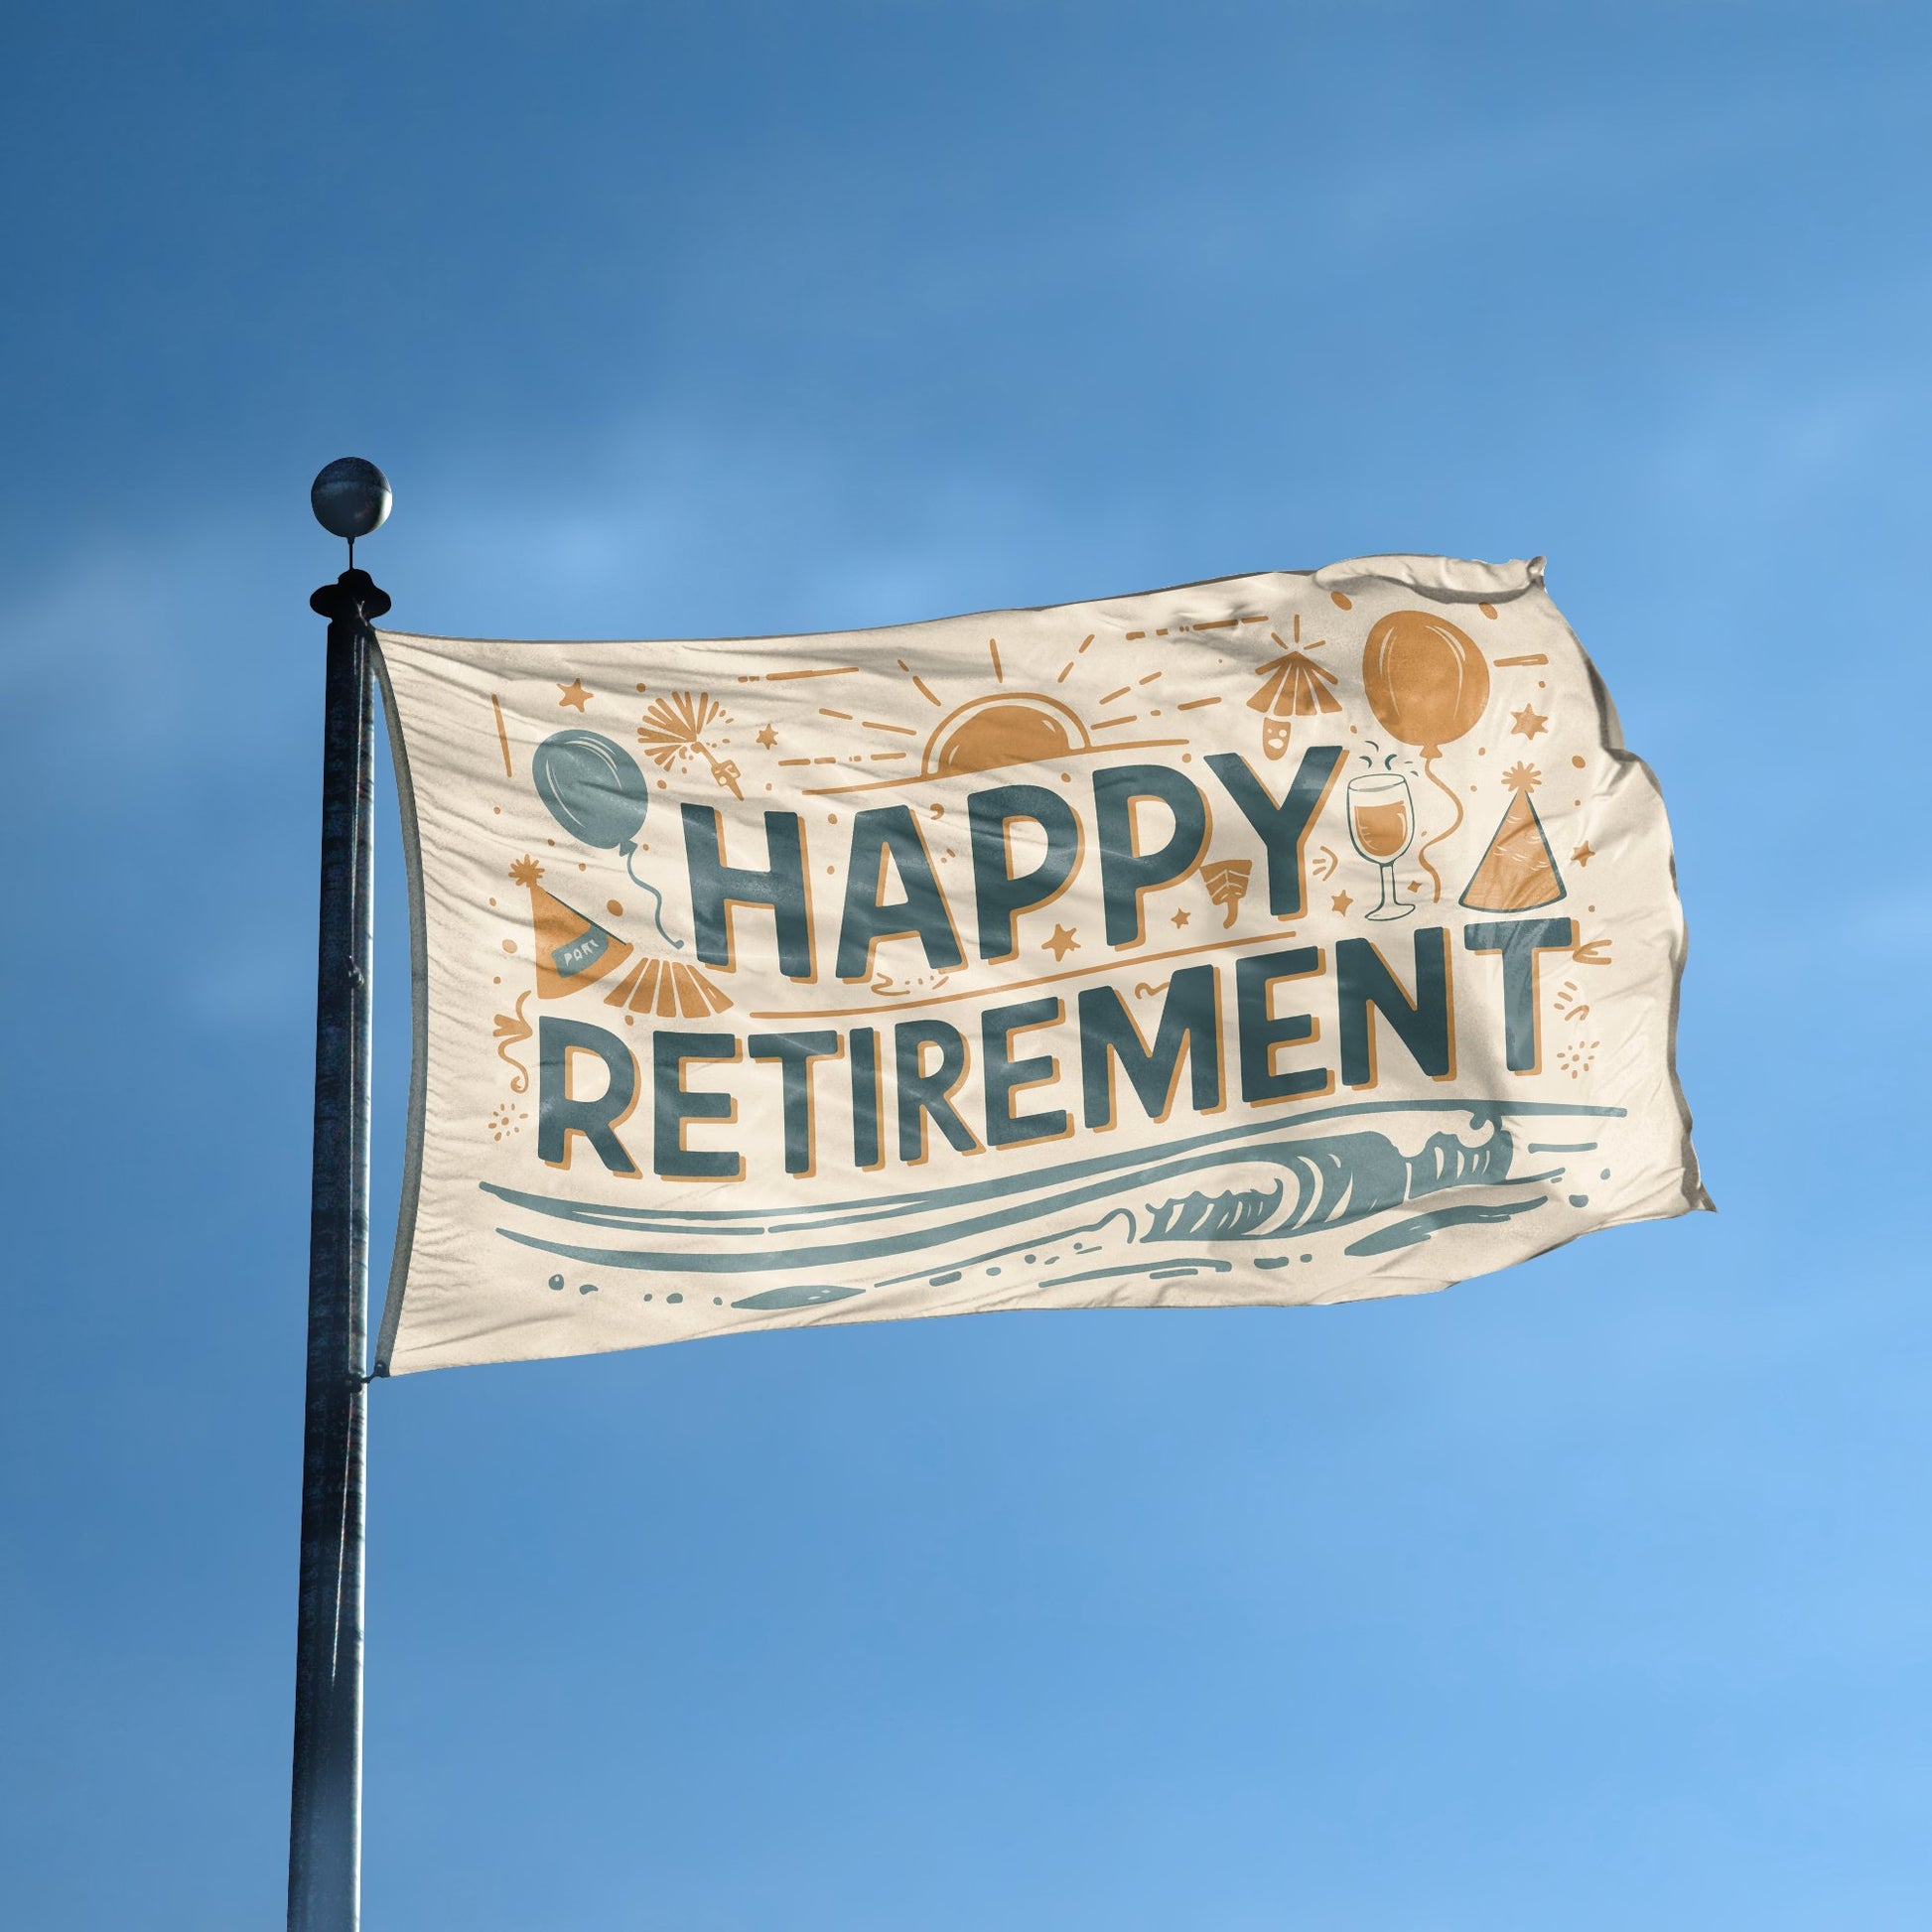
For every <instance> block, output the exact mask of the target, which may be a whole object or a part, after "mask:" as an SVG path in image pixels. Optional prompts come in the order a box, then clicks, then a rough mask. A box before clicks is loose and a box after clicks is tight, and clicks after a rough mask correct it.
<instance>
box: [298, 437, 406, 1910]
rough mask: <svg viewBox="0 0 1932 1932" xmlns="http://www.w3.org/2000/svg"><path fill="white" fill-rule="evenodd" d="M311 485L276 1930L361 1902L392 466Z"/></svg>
mask: <svg viewBox="0 0 1932 1932" xmlns="http://www.w3.org/2000/svg"><path fill="white" fill-rule="evenodd" d="M310 497H311V502H312V503H313V505H314V508H315V512H316V517H317V520H318V521H319V522H320V523H321V524H322V525H323V527H324V528H325V529H327V530H329V531H331V532H332V533H333V534H334V535H337V536H342V537H346V538H347V539H348V557H349V568H348V569H347V570H345V572H344V573H343V574H342V576H341V577H339V578H338V579H337V580H336V582H335V583H333V584H325V585H324V586H323V587H322V589H320V590H319V591H317V592H316V593H315V595H314V596H313V597H312V598H311V599H310V600H309V604H310V608H311V609H312V610H314V611H315V612H316V613H317V614H318V615H320V616H322V617H325V618H327V619H328V620H329V644H328V664H327V673H326V678H325V695H324V700H323V712H324V725H323V760H322V904H321V932H320V938H319V944H318V951H317V961H316V1097H315V1143H314V1152H313V1157H312V1160H313V1167H312V1173H311V1181H310V1209H309V1348H308V1390H307V1399H306V1409H305V1413H304V1423H303V1443H302V1570H301V1586H300V1608H299V1613H298V1619H297V1626H296V1658H295V1752H294V1776H293V1781H292V1792H291V1800H290V1813H289V1916H288V1922H289V1932H355V1929H356V1927H357V1925H358V1924H359V1921H360V1917H361V1866H362V1574H363V1519H364V1500H365V1487H364V1476H365V1454H366V1434H365V1431H366V1422H367V1414H366V1411H367V1403H368V1390H367V1385H366V1380H365V1360H366V1356H367V1344H368V1276H369V1268H368V1260H369V1257H368V1247H369V978H370V964H371V945H372V942H373V939H374V934H375V925H374V907H373V904H372V899H371V892H370V879H371V868H372V863H373V860H374V856H375V814H374V792H375V771H374V763H375V695H374V688H373V682H372V676H371V666H370V657H369V652H370V645H371V644H372V642H373V632H372V631H371V629H370V627H369V626H370V622H371V621H372V620H373V619H376V618H379V617H381V616H382V615H383V614H384V613H385V612H386V611H387V610H388V609H389V599H388V597H387V596H386V595H385V594H384V593H383V592H382V591H381V590H379V589H377V587H376V585H375V584H374V582H373V581H372V580H371V579H370V577H369V576H368V574H367V572H365V571H360V570H357V569H356V568H355V539H356V538H357V537H358V536H366V535H367V534H368V533H369V532H370V531H371V530H373V529H375V528H376V527H377V525H379V524H380V523H381V522H382V520H383V518H384V517H386V516H387V515H388V513H389V501H390V496H389V484H388V481H387V479H386V478H384V477H383V475H382V473H381V471H379V470H377V469H376V468H375V466H374V465H373V464H370V463H364V462H362V461H361V459H359V458H355V457H345V458H343V459H342V460H341V461H340V462H337V463H332V464H331V465H329V467H328V468H327V469H326V470H324V471H323V472H322V474H321V475H320V476H319V477H317V479H316V482H315V486H314V488H313V489H312V491H311V493H310Z"/></svg>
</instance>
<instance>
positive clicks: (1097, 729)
mask: <svg viewBox="0 0 1932 1932" xmlns="http://www.w3.org/2000/svg"><path fill="white" fill-rule="evenodd" d="M1092 642H1093V638H1092V636H1091V635H1089V636H1087V637H1084V638H1082V639H1081V640H1080V642H1079V644H1078V645H1077V646H1076V647H1075V649H1074V651H1073V654H1072V655H1071V656H1070V657H1068V658H1067V660H1066V662H1065V663H1064V664H1063V665H1061V666H1060V668H1059V672H1058V675H1057V677H1056V678H1054V679H1053V680H1052V682H1054V683H1056V684H1059V685H1064V684H1065V683H1066V680H1067V678H1068V677H1069V675H1070V674H1071V673H1072V672H1073V670H1074V669H1075V668H1076V666H1077V665H1078V664H1079V662H1080V659H1081V657H1082V656H1083V654H1084V653H1085V651H1086V650H1087V648H1088V646H1089V645H1091V644H1092ZM986 652H987V666H988V669H989V670H990V671H991V673H992V676H991V680H990V682H991V686H992V688H991V689H988V688H987V683H988V681H987V680H985V679H983V678H975V679H973V684H974V685H977V686H978V689H977V690H976V691H975V692H974V694H973V695H972V696H970V697H967V698H966V699H964V701H963V702H960V701H952V702H949V700H948V698H947V697H945V696H942V695H941V692H940V691H936V690H934V689H933V684H932V682H931V680H934V679H936V680H937V681H938V683H939V684H940V686H941V687H942V689H943V687H944V686H945V685H946V684H947V683H949V682H955V681H956V680H957V677H958V673H957V672H954V673H953V674H952V676H951V677H947V676H945V675H942V674H941V673H940V672H939V671H938V670H936V669H934V668H933V667H931V666H925V667H922V669H921V670H918V671H915V670H914V669H913V668H912V667H911V665H910V664H908V663H907V662H906V661H905V659H904V658H902V657H901V658H899V659H897V664H898V668H899V670H900V671H901V672H903V673H904V675H905V677H906V680H907V681H908V682H909V683H910V685H911V687H912V689H913V691H914V692H915V693H916V694H917V695H918V697H919V698H920V699H921V700H922V701H923V702H924V703H925V704H926V705H928V706H930V707H931V708H932V710H934V711H937V712H939V713H940V714H941V715H940V716H939V718H938V719H937V720H936V721H935V722H934V723H933V724H932V725H931V726H930V728H929V729H928V730H926V731H925V732H923V733H921V732H920V730H919V729H918V728H917V727H916V726H914V725H900V724H892V723H888V722H886V721H885V720H882V719H877V718H853V717H852V714H851V713H849V712H839V711H830V710H828V711H827V712H826V713H825V715H826V716H827V717H831V718H836V719H840V720H850V722H852V723H853V724H856V725H857V726H858V727H859V729H860V730H861V731H864V732H877V733H882V734H889V735H890V736H892V737H894V738H902V739H903V738H909V739H914V740H917V739H920V738H923V740H924V745H923V748H922V750H921V751H919V752H918V753H917V754H916V755H915V754H914V753H913V752H911V751H910V750H909V749H903V748H900V749H895V750H892V751H879V752H873V753H870V754H867V755H866V757H867V761H868V762H871V763H881V764H886V763H898V762H900V761H909V760H910V759H912V758H913V757H914V756H916V757H917V758H918V767H917V769H916V770H907V771H896V772H882V773H880V774H879V775H878V776H876V777H868V778H862V779H860V780H858V781H857V782H856V783H850V784H838V785H820V786H814V787H811V788H810V789H809V790H808V792H807V796H810V797H821V798H822V797H830V796H833V795H835V794H837V793H841V792H852V791H887V790H891V789H893V788H895V787H896V786H899V785H914V784H925V783H930V782H931V781H932V780H933V779H934V778H949V777H958V776H961V775H964V774H967V773H971V772H980V771H1004V770H1007V769H1009V768H1011V767H1013V766H1016V765H1029V764H1041V765H1047V766H1051V765H1055V764H1062V765H1063V764H1068V763H1071V762H1073V761H1074V760H1076V759H1091V758H1098V757H1101V756H1102V755H1103V754H1106V753H1109V752H1133V751H1145V750H1149V749H1152V748H1153V747H1156V746H1164V745H1184V744H1186V743H1187V741H1186V739H1184V738H1181V737H1177V736H1164V737H1159V738H1154V737H1145V738H1133V737H1131V736H1122V737H1120V738H1110V737H1107V736H1106V734H1107V733H1110V732H1121V733H1123V734H1125V733H1126V732H1127V730H1128V728H1129V727H1130V726H1133V725H1136V724H1140V723H1142V721H1143V718H1144V717H1148V718H1159V717H1160V716H1161V713H1160V710H1159V709H1158V708H1156V709H1154V710H1152V711H1151V712H1150V713H1146V714H1144V713H1143V712H1142V711H1141V710H1140V709H1138V707H1137V706H1136V705H1135V704H1134V700H1135V699H1136V698H1137V697H1139V696H1142V695H1144V694H1146V688H1147V687H1150V686H1153V685H1154V684H1156V683H1158V682H1159V680H1160V679H1161V677H1162V675H1163V673H1162V672H1161V671H1159V670H1154V671H1148V672H1146V673H1144V674H1141V675H1139V676H1137V677H1135V678H1134V679H1133V680H1132V681H1131V682H1129V683H1127V684H1123V685H1121V686H1120V687H1119V688H1118V689H1117V690H1113V691H1109V692H1107V693H1106V694H1105V695H1103V696H1102V697H1100V698H1099V699H1098V700H1096V701H1095V702H1094V703H1093V705H1092V706H1091V707H1090V709H1091V710H1092V711H1093V712H1094V713H1096V714H1098V715H1094V716H1087V715H1083V713H1082V711H1080V710H1077V709H1075V707H1074V706H1073V705H1072V704H1070V703H1068V702H1067V700H1066V699H1064V698H1058V697H1053V696H1050V695H1049V694H1048V693H1047V692H1044V691H1040V690H1029V689H1016V688H1014V687H1012V686H1010V685H1009V684H1008V682H1007V671H1008V666H1007V664H1006V661H1005V659H1004V658H1003V657H1002V656H1001V654H1000V640H999V639H998V638H997V637H989V638H988V639H987V640H986ZM1116 675H1118V673H1116ZM1154 702H1155V704H1156V706H1157V707H1158V704H1159V700H1158V698H1156V699H1155V700H1154ZM1124 706H1125V708H1124ZM928 715H929V714H928ZM781 761H782V762H796V763H800V764H803V763H805V762H807V760H805V759H796V760H789V759H788V760H781ZM822 761H824V760H821V762H822ZM853 761H854V762H857V760H856V759H854V760H853Z"/></svg>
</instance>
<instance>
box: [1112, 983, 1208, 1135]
mask: <svg viewBox="0 0 1932 1932" xmlns="http://www.w3.org/2000/svg"><path fill="white" fill-rule="evenodd" d="M1219 1008H1220V993H1219V988H1218V986H1217V984H1216V981H1215V977H1214V968H1213V967H1212V966H1187V967H1183V968H1182V969H1181V971H1179V972H1177V973H1176V974H1174V976H1173V979H1171V980H1170V981H1169V982H1168V997H1167V999H1166V1001H1165V1002H1164V1003H1163V1005H1162V1008H1161V1024H1160V1026H1159V1028H1158V1029H1157V1030H1156V1033H1155V1036H1154V1044H1153V1045H1152V1046H1149V1045H1148V1044H1147V1042H1146V1041H1145V1040H1144V1039H1143V1038H1142V1037H1141V1032H1140V1029H1139V1028H1138V1027H1137V1026H1136V1025H1135V1024H1134V1018H1133V1016H1132V1015H1131V1014H1130V1013H1129V1012H1128V1011H1127V1009H1126V1007H1124V1006H1123V1005H1122V1004H1121V998H1120V995H1119V994H1118V993H1116V992H1115V991H1114V989H1113V988H1112V987H1111V986H1093V987H1089V988H1087V990H1086V991H1085V992H1084V993H1082V994H1081V995H1080V1001H1079V1030H1080V1084H1081V1089H1082V1094H1083V1099H1084V1103H1085V1112H1086V1123H1087V1125H1088V1126H1089V1127H1111V1126H1113V1124H1114V1062H1115V1061H1116V1060H1118V1061H1119V1062H1120V1064H1121V1066H1122V1068H1123V1069H1125V1071H1126V1074H1127V1079H1128V1083H1129V1084H1130V1085H1131V1086H1132V1087H1133V1089H1134V1093H1135V1097H1136V1098H1137V1099H1138V1100H1139V1101H1140V1103H1141V1111H1142V1112H1143V1113H1145V1114H1146V1115H1147V1117H1148V1118H1149V1119H1150V1120H1166V1119H1167V1117H1168V1114H1169V1112H1170V1110H1171V1109H1172V1108H1173V1100H1174V1093H1175V1090H1176V1089H1177V1088H1178V1086H1179V1084H1180V1060H1181V1055H1182V1054H1183V1053H1184V1054H1186V1056H1187V1060H1188V1065H1189V1068H1190V1070H1191V1073H1192V1086H1191V1092H1190V1097H1191V1099H1192V1101H1193V1106H1194V1111H1195V1112H1196V1113H1200V1114H1211V1113H1213V1112H1214V1110H1215V1109H1216V1108H1218V1107H1219V1106H1220V1104H1221V1027H1220V1011H1219Z"/></svg>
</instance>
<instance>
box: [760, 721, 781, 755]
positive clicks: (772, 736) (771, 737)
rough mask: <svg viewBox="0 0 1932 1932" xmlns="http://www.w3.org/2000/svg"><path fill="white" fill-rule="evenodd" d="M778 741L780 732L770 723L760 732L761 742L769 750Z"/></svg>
mask: <svg viewBox="0 0 1932 1932" xmlns="http://www.w3.org/2000/svg"><path fill="white" fill-rule="evenodd" d="M777 742H778V734H777V733H776V732H774V731H773V730H772V729H771V727H770V726H769V725H766V726H765V728H764V729H763V730H762V731H761V732H759V744H760V745H762V746H763V747H764V749H765V750H766V751H767V752H768V751H770V749H771V748H772V746H774V745H775V744H777Z"/></svg>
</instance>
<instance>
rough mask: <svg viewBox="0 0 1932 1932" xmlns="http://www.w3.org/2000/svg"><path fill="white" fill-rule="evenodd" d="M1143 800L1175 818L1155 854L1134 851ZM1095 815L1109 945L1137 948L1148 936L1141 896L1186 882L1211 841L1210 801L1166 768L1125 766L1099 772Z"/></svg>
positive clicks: (1094, 799)
mask: <svg viewBox="0 0 1932 1932" xmlns="http://www.w3.org/2000/svg"><path fill="white" fill-rule="evenodd" d="M1143 798H1155V799H1159V800H1160V801H1161V803H1162V804H1164V805H1166V806H1167V808H1168V810H1169V811H1170V812H1172V813H1173V831H1172V832H1171V833H1170V834H1169V835H1168V838H1167V840H1166V842H1165V843H1164V844H1162V845H1160V846H1158V847H1157V848H1156V849H1155V850H1153V851H1151V852H1137V851H1135V849H1134V807H1135V804H1136V803H1137V802H1138V801H1139V800H1140V799H1143ZM1093 815H1094V840H1095V843H1096V845H1098V847H1099V849H1100V898H1101V904H1102V906H1103V908H1104V910H1105V923H1106V928H1107V943H1108V944H1109V945H1110V946H1134V945H1138V944H1140V942H1141V940H1142V939H1144V938H1145V937H1146V936H1147V934H1146V929H1145V926H1144V923H1143V921H1142V917H1141V899H1142V897H1143V896H1144V895H1145V894H1147V893H1150V892H1152V891H1153V890H1154V889H1155V888H1156V887H1157V886H1169V885H1172V884H1173V882H1174V881H1175V880H1176V879H1184V878H1186V876H1187V875H1188V874H1189V873H1190V872H1192V871H1193V869H1194V867H1195V866H1196V865H1197V864H1199V862H1200V855H1201V849H1202V847H1203V846H1205V845H1206V843H1207V804H1206V801H1205V800H1204V799H1203V798H1202V797H1201V795H1200V792H1199V791H1198V790H1197V789H1196V787H1195V785H1194V783H1193V781H1192V780H1191V779H1189V778H1185V777H1183V776H1182V775H1181V774H1180V773H1179V772H1178V771H1172V770H1170V769H1169V768H1168V767H1167V766H1166V765H1164V764H1123V765H1120V766H1118V767H1117V768H1115V769H1114V770H1111V771H1101V772H1098V773H1096V774H1095V777H1094V781H1093Z"/></svg>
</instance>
